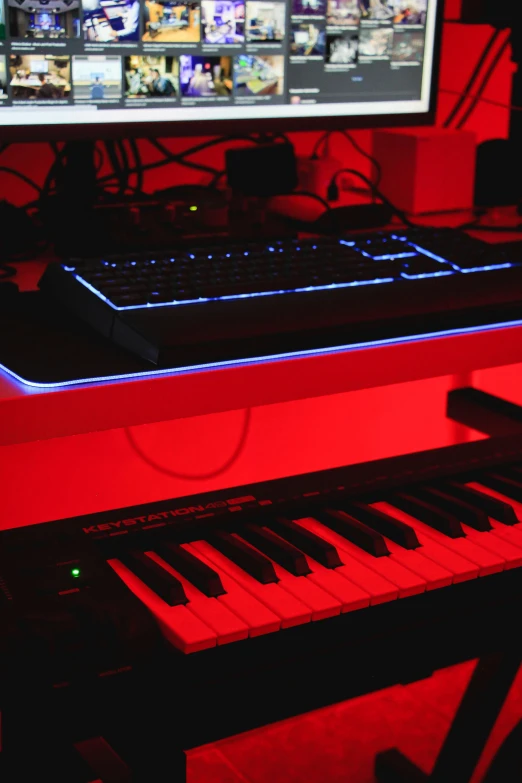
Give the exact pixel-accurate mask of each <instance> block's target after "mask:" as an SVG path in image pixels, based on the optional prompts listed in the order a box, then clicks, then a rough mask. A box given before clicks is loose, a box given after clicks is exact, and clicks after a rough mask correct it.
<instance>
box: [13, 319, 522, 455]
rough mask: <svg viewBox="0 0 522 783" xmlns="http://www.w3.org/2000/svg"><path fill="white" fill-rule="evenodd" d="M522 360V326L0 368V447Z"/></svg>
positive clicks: (336, 392) (515, 324)
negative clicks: (175, 357) (303, 347)
mask: <svg viewBox="0 0 522 783" xmlns="http://www.w3.org/2000/svg"><path fill="white" fill-rule="evenodd" d="M518 362H522V323H521V322H514V323H513V324H512V325H510V326H508V325H503V326H495V327H489V328H488V327H482V328H479V329H474V330H468V331H467V332H460V333H452V334H440V335H438V336H435V337H433V336H432V337H424V338H421V339H419V338H409V339H403V340H402V341H395V342H389V343H381V344H374V345H366V346H354V347H351V348H345V349H342V350H340V349H335V350H332V351H330V352H327V351H323V352H322V353H315V354H308V355H299V356H295V357H291V358H288V357H286V358H278V359H271V360H259V361H249V362H245V363H242V364H235V365H232V364H229V365H226V364H224V365H222V366H219V367H214V368H206V369H205V368H203V369H197V370H184V371H177V372H164V373H163V374H156V375H154V374H153V373H154V371H152V373H151V374H147V375H142V376H140V377H134V378H122V379H119V380H112V381H105V382H90V383H84V384H78V385H74V386H61V387H54V388H41V387H31V386H28V385H25V384H23V383H21V382H20V381H19V380H16V379H15V378H13V377H12V376H10V375H9V374H8V373H7V372H5V370H1V369H0V446H1V445H8V444H14V443H23V442H28V441H35V440H45V439H49V438H56V437H66V436H70V435H77V434H81V433H86V432H93V431H97V430H109V429H117V428H120V427H125V426H131V425H138V424H148V423H152V422H160V421H168V420H172V419H177V418H188V417H192V416H200V415H205V414H210V413H218V412H221V411H227V410H235V409H240V408H245V407H254V406H261V405H270V404H274V403H279V402H287V401H291V400H297V399H306V398H309V397H320V396H326V395H331V394H338V393H343V392H349V391H356V390H358V389H364V388H371V387H376V386H387V385H391V384H396V383H404V382H407V381H414V380H421V379H423V378H430V377H437V376H442V375H453V374H457V373H468V372H472V371H474V370H480V369H486V368H490V367H500V366H504V365H508V364H516V363H518Z"/></svg>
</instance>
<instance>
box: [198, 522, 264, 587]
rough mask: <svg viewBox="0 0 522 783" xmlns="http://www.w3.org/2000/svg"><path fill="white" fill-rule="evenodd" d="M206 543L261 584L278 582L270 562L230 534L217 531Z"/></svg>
mask: <svg viewBox="0 0 522 783" xmlns="http://www.w3.org/2000/svg"><path fill="white" fill-rule="evenodd" d="M208 543H209V544H212V546H213V547H214V548H215V549H217V550H219V551H220V552H221V554H223V555H225V556H226V557H228V558H229V560H232V562H233V563H235V564H236V565H238V566H239V567H240V568H242V569H243V571H246V573H247V574H250V576H253V577H254V579H257V581H258V582H261V584H263V585H267V584H271V583H272V582H278V581H279V580H278V578H277V576H276V572H275V569H274V566H273V565H272V563H271V562H270V560H269V559H268V558H267V557H265V556H264V555H262V554H261V553H260V552H257V551H256V550H255V549H252V547H251V546H249V545H248V544H247V543H246V541H242V540H241V539H240V538H237V537H236V536H233V535H231V534H230V533H225V532H223V531H219V532H217V533H215V534H213V535H212V536H211V537H209V538H208Z"/></svg>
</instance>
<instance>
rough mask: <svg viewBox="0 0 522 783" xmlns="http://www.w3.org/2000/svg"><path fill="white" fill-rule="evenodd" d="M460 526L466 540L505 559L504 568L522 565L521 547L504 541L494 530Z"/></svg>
mask: <svg viewBox="0 0 522 783" xmlns="http://www.w3.org/2000/svg"><path fill="white" fill-rule="evenodd" d="M462 527H463V528H464V532H465V533H466V538H467V540H468V541H474V542H475V543H477V544H478V545H479V546H481V547H483V548H484V549H487V550H488V551H489V552H492V553H493V554H495V555H498V556H499V557H501V558H503V559H504V560H505V561H506V564H505V570H508V569H510V568H518V567H519V566H521V565H522V549H520V548H518V547H517V546H516V545H515V543H514V542H509V541H506V540H505V539H504V538H502V537H501V536H498V535H497V534H496V532H495V531H494V530H492V531H489V532H480V531H478V530H474V529H473V528H472V527H468V525H462Z"/></svg>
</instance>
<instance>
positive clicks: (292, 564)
mask: <svg viewBox="0 0 522 783" xmlns="http://www.w3.org/2000/svg"><path fill="white" fill-rule="evenodd" d="M241 537H242V538H245V539H246V540H247V541H249V542H250V544H252V546H254V547H256V548H257V549H259V550H260V551H261V552H262V553H263V554H265V555H266V556H267V557H269V558H270V559H271V560H272V561H273V562H275V563H277V564H278V565H280V566H282V567H283V568H284V569H286V571H288V572H289V573H290V574H293V575H294V576H306V574H309V573H310V568H309V566H308V563H307V561H306V557H305V556H304V554H303V553H302V552H301V551H300V550H299V549H297V547H295V546H293V544H290V543H289V542H288V541H284V540H283V539H282V538H280V537H279V536H277V535H276V534H275V533H274V532H273V531H272V530H270V529H269V528H267V527H259V526H258V525H245V526H244V527H243V528H242V529H241ZM276 575H277V570H276Z"/></svg>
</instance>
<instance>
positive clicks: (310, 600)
mask: <svg viewBox="0 0 522 783" xmlns="http://www.w3.org/2000/svg"><path fill="white" fill-rule="evenodd" d="M303 557H304V555H303ZM305 560H306V558H305ZM273 565H274V570H275V572H276V574H277V578H278V579H279V583H278V584H279V586H280V587H282V588H283V589H284V590H286V591H287V592H288V593H291V594H292V595H293V596H294V597H295V598H297V599H298V600H299V601H301V603H303V604H305V606H308V608H309V609H310V610H311V612H312V621H314V620H324V619H325V618H327V617H335V616H336V615H338V614H340V613H341V609H342V608H343V605H342V602H341V601H339V600H337V598H334V597H333V595H331V594H330V593H329V592H327V591H325V590H322V589H321V588H320V587H318V586H317V584H315V582H314V581H313V579H312V578H311V576H310V575H311V573H312V572H311V570H310V568H309V567H308V564H307V568H308V576H294V575H293V574H291V573H289V572H288V571H287V570H286V569H285V568H283V567H282V566H280V565H279V564H278V563H276V562H275V561H273ZM321 568H323V566H321ZM324 570H325V571H326V573H328V574H330V573H332V572H331V571H329V570H328V569H324ZM333 573H335V572H333ZM361 592H362V591H361ZM367 598H368V597H367ZM352 603H353V601H352ZM368 604H369V598H368V600H367V602H366V603H363V604H361V606H359V605H358V606H357V608H361V607H362V606H368Z"/></svg>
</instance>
